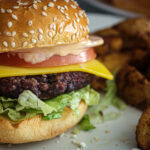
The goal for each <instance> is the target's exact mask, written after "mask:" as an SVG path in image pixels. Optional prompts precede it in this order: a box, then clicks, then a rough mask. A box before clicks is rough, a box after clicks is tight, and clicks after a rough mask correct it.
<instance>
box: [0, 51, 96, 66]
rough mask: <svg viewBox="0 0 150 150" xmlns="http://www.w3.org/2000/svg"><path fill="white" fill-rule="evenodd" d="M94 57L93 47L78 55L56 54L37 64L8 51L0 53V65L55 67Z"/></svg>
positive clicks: (85, 60)
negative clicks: (9, 53)
mask: <svg viewBox="0 0 150 150" xmlns="http://www.w3.org/2000/svg"><path fill="white" fill-rule="evenodd" d="M95 57H96V54H95V52H94V49H93V48H90V49H88V50H87V51H84V52H81V53H80V54H79V55H67V56H58V55H54V56H52V57H51V58H49V59H48V60H46V61H43V62H41V63H37V64H31V63H27V62H25V61H24V60H23V59H20V58H19V57H18V56H17V55H15V56H13V55H8V53H2V54H0V65H5V66H16V67H28V68H34V67H38V68H41V67H56V66H64V65H72V64H79V63H84V62H87V61H90V60H92V59H94V58H95Z"/></svg>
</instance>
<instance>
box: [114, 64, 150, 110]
mask: <svg viewBox="0 0 150 150" xmlns="http://www.w3.org/2000/svg"><path fill="white" fill-rule="evenodd" d="M116 83H117V87H118V95H119V96H120V97H122V98H123V100H124V101H125V102H126V103H128V104H130V105H132V106H135V107H137V108H139V109H145V108H146V107H148V106H149V105H150V82H149V81H148V80H147V79H146V78H145V77H144V76H143V75H142V74H141V73H140V72H139V71H138V70H137V69H136V68H135V67H133V66H129V65H126V66H124V67H122V69H120V70H119V72H118V73H117V76H116Z"/></svg>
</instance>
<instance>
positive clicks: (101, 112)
mask: <svg viewBox="0 0 150 150" xmlns="http://www.w3.org/2000/svg"><path fill="white" fill-rule="evenodd" d="M111 106H113V107H114V108H115V109H116V110H124V109H125V108H126V107H127V106H126V104H125V103H124V102H123V101H122V100H121V99H120V98H119V97H118V96H117V86H116V83H115V80H107V81H106V89H105V94H104V97H103V98H102V99H101V100H100V102H99V104H98V105H97V106H95V107H94V108H89V109H88V111H87V114H86V115H85V117H84V118H83V120H82V121H81V123H80V124H79V125H78V126H77V127H76V128H75V129H74V130H73V132H75V130H77V129H78V130H92V129H94V127H95V126H94V125H95V124H97V123H101V122H106V121H110V120H115V119H118V118H119V116H120V113H119V112H116V111H109V112H108V108H110V107H111Z"/></svg>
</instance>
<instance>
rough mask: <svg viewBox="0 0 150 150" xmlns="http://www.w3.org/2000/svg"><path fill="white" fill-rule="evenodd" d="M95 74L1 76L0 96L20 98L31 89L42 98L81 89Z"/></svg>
mask: <svg viewBox="0 0 150 150" xmlns="http://www.w3.org/2000/svg"><path fill="white" fill-rule="evenodd" d="M93 79H94V75H91V74H88V73H84V72H67V73H59V74H49V75H38V76H22V77H8V78H0V96H5V97H9V98H18V96H19V94H20V93H22V92H23V91H24V90H31V91H32V92H33V93H34V94H35V95H37V96H38V97H39V98H40V99H42V100H47V99H49V98H53V97H56V96H58V95H61V94H64V93H68V92H71V91H75V90H78V89H81V88H83V87H85V86H87V85H88V84H90V83H91V82H92V81H93Z"/></svg>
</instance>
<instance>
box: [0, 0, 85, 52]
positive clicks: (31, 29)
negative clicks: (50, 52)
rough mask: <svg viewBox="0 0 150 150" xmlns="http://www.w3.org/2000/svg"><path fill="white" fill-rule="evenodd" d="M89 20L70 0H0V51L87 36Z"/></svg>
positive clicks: (77, 39) (68, 40) (73, 41)
mask: <svg viewBox="0 0 150 150" xmlns="http://www.w3.org/2000/svg"><path fill="white" fill-rule="evenodd" d="M87 35H88V19H87V17H86V15H85V13H84V11H83V10H82V9H81V8H80V7H79V6H78V4H77V3H76V2H74V1H72V0H0V53H2V52H9V51H14V50H17V49H28V48H33V47H49V46H53V45H56V44H70V43H77V42H80V41H83V40H86V39H87Z"/></svg>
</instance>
